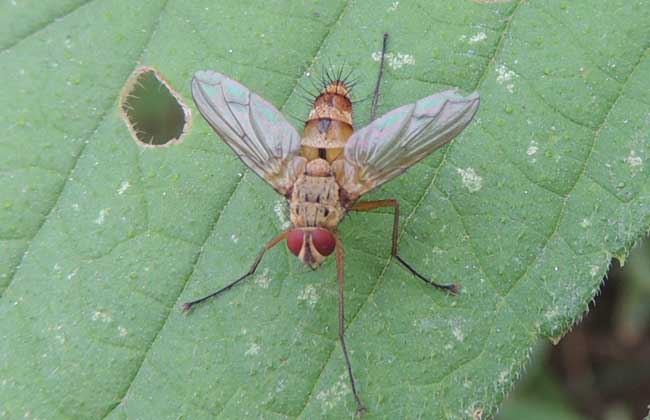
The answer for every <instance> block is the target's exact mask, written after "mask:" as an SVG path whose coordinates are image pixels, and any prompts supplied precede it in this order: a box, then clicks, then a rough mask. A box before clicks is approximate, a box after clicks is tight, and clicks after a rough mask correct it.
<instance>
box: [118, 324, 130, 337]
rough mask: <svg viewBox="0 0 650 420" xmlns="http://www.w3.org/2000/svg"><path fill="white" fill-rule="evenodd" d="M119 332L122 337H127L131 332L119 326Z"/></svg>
mask: <svg viewBox="0 0 650 420" xmlns="http://www.w3.org/2000/svg"><path fill="white" fill-rule="evenodd" d="M117 331H118V333H119V334H120V337H126V336H127V335H128V334H129V331H128V330H127V329H126V328H124V327H123V326H121V325H118V326H117Z"/></svg>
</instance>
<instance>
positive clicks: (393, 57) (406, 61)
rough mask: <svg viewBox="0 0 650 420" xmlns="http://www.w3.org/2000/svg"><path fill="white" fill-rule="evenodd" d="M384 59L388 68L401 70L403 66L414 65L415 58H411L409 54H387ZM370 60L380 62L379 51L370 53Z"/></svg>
mask: <svg viewBox="0 0 650 420" xmlns="http://www.w3.org/2000/svg"><path fill="white" fill-rule="evenodd" d="M384 58H385V59H386V63H387V64H388V66H389V67H390V68H391V69H393V70H397V69H401V68H402V67H404V66H405V65H413V64H415V57H413V56H412V55H411V54H403V53H387V54H386V55H385V56H384ZM372 59H373V60H375V61H380V60H381V51H377V52H374V53H372Z"/></svg>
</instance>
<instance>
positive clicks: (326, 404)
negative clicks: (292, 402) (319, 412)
mask: <svg viewBox="0 0 650 420" xmlns="http://www.w3.org/2000/svg"><path fill="white" fill-rule="evenodd" d="M346 380H347V375H346V374H342V375H341V376H339V380H338V381H337V382H336V383H335V384H334V385H332V386H331V387H330V388H328V389H325V390H323V391H320V392H319V393H318V394H316V399H317V400H318V401H320V402H321V406H322V407H323V411H327V410H330V409H332V408H333V407H335V406H336V405H337V404H338V403H339V401H341V399H342V398H345V396H346V395H347V394H348V387H347V383H346Z"/></svg>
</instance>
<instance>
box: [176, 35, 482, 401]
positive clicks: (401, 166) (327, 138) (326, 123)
mask: <svg viewBox="0 0 650 420" xmlns="http://www.w3.org/2000/svg"><path fill="white" fill-rule="evenodd" d="M386 39H387V38H386V36H384V49H383V52H382V63H381V67H380V73H379V75H380V76H379V78H380V79H381V75H382V73H383V57H384V52H385V50H386ZM378 87H379V80H378V82H377V88H376V89H375V97H374V101H373V112H372V119H373V120H374V121H372V122H371V123H370V124H369V125H368V126H366V127H364V128H362V129H360V130H358V131H356V132H355V131H354V129H353V126H352V102H351V100H350V88H349V86H348V85H347V83H346V82H345V80H341V78H340V77H338V78H336V79H334V78H331V79H330V80H329V81H328V82H327V83H325V84H324V86H323V88H322V90H321V92H320V93H319V95H318V96H317V97H316V98H315V100H314V105H313V108H312V110H311V112H310V114H309V119H308V120H307V122H306V123H305V128H304V133H303V136H302V138H301V136H299V135H298V133H297V132H296V130H295V129H294V128H293V127H292V126H291V125H290V124H289V123H288V122H287V121H286V120H285V118H284V117H283V116H282V114H281V113H280V112H279V111H278V110H277V109H276V108H275V107H274V106H273V105H271V104H270V103H269V102H267V101H265V100H264V99H262V98H261V97H259V96H258V95H256V94H254V93H252V92H250V91H249V90H248V89H246V88H245V87H244V86H242V85H241V84H239V83H238V82H236V81H234V80H232V79H229V78H228V77H226V76H224V75H222V74H220V73H216V72H212V71H200V72H197V73H196V75H195V76H194V79H193V80H192V96H193V98H194V101H195V102H196V105H197V107H198V109H199V111H200V112H201V114H203V116H204V117H205V119H206V120H207V121H208V123H209V124H210V125H211V126H212V128H213V129H214V130H215V131H216V132H217V133H218V134H219V135H220V136H221V138H222V139H223V140H224V141H225V142H226V143H227V144H228V146H230V147H231V148H232V149H233V150H234V152H235V153H236V154H237V155H238V156H239V158H240V159H241V160H242V161H243V162H244V163H245V164H246V165H247V166H248V167H249V168H250V169H251V170H253V172H255V173H256V174H257V175H259V176H260V177H261V178H262V179H264V180H265V181H267V182H268V183H269V184H270V185H271V186H273V188H275V190H276V191H278V192H279V193H280V194H282V195H284V196H285V197H286V198H287V199H288V200H289V203H290V209H291V223H292V225H293V226H292V227H291V228H289V229H287V230H285V231H284V232H282V233H280V234H279V235H278V236H276V237H275V238H273V239H272V240H271V241H270V242H269V243H267V244H266V246H265V247H264V248H263V249H262V251H261V252H260V254H259V255H258V256H257V259H256V260H255V262H254V263H253V265H252V267H251V268H250V270H249V271H248V273H246V274H245V275H243V276H242V277H240V278H239V279H237V280H235V281H233V282H232V283H230V284H228V285H226V286H225V287H223V288H221V289H219V290H217V291H216V292H214V293H212V294H210V295H208V296H205V297H203V298H201V299H198V300H195V301H193V302H189V303H186V304H185V305H184V309H185V310H186V311H189V310H190V309H191V308H192V307H193V306H194V305H196V304H198V303H200V302H203V301H205V300H207V299H209V298H211V297H214V296H216V295H218V294H220V293H222V292H224V291H226V290H229V289H230V288H232V287H233V286H235V285H236V284H238V283H239V282H241V281H243V280H244V279H246V278H247V277H249V276H250V275H252V274H253V273H254V272H255V270H256V269H257V266H258V265H259V263H260V261H261V259H262V256H263V255H264V253H265V252H266V251H267V250H269V249H271V248H272V247H274V246H275V245H277V244H278V243H280V242H282V241H284V240H286V241H287V247H288V248H289V250H290V251H291V252H292V253H293V254H294V255H296V256H297V257H298V258H300V259H301V260H302V261H303V262H304V263H305V264H307V265H308V266H310V267H312V268H317V267H318V266H319V265H320V264H321V263H322V262H323V261H324V260H325V259H326V258H327V256H329V255H331V254H332V253H335V254H336V263H337V277H338V284H339V339H340V342H341V347H342V349H343V354H344V356H345V361H346V366H347V370H348V375H349V377H350V383H351V387H352V392H353V395H354V398H355V400H356V402H357V411H358V412H359V413H361V412H362V411H363V410H364V406H363V403H362V402H361V399H360V397H359V394H358V392H357V388H356V382H355V379H354V376H353V374H352V366H351V364H350V358H349V356H348V351H347V347H346V343H345V335H344V332H345V324H344V310H345V306H344V298H343V297H344V293H343V291H344V288H343V285H344V275H343V263H344V257H343V244H342V242H341V240H340V237H339V235H338V228H337V227H338V224H339V223H340V222H341V220H342V219H343V218H344V217H345V215H346V214H347V213H348V212H350V211H369V210H373V209H376V208H380V207H393V209H394V215H395V218H394V222H393V246H392V256H393V258H395V259H396V260H397V261H398V262H399V263H400V264H402V265H403V266H404V267H405V268H406V269H407V270H409V271H410V272H411V273H412V274H414V275H415V276H416V277H418V278H419V279H421V280H422V281H424V282H426V283H427V284H429V285H431V286H434V287H437V288H440V289H444V290H447V291H449V292H452V293H456V292H457V290H458V289H457V286H456V285H454V284H449V285H444V284H438V283H434V282H433V281H431V280H429V279H428V278H426V277H424V276H423V275H421V274H420V273H418V272H417V271H416V270H415V269H414V268H413V267H412V266H411V265H410V264H408V263H407V262H406V261H404V260H403V259H402V258H401V257H400V256H399V254H398V249H397V239H398V238H397V236H398V229H399V227H398V224H399V203H398V202H397V201H396V200H380V201H370V202H357V200H358V199H359V198H360V197H361V196H362V195H364V194H365V193H367V192H368V191H370V190H372V189H374V188H376V187H378V186H380V185H382V184H383V183H385V182H387V181H389V180H390V179H392V178H394V177H396V176H398V175H400V174H401V173H403V172H404V171H406V170H407V169H408V168H409V167H410V166H412V165H413V164H415V163H416V162H418V161H420V160H421V159H423V158H425V157H426V156H428V155H429V154H430V153H432V152H433V151H434V150H436V149H438V148H440V147H442V146H443V145H445V144H447V143H448V142H449V141H451V140H452V139H453V138H454V137H455V136H456V135H457V134H458V133H460V132H461V131H462V130H463V129H464V128H465V127H466V126H467V125H468V124H469V123H470V121H471V120H472V118H473V117H474V114H475V113H476V111H477V110H478V106H479V96H478V94H477V93H473V94H471V95H469V96H462V95H460V94H459V93H457V92H456V91H453V90H450V91H445V92H441V93H437V94H435V95H431V96H428V97H426V98H423V99H420V100H419V101H417V102H416V103H414V104H410V105H404V106H402V107H400V108H397V109H395V110H393V111H391V112H389V113H387V114H386V115H384V116H382V117H380V118H378V119H376V120H375V119H374V110H375V109H376V103H377V99H378V96H379V89H378Z"/></svg>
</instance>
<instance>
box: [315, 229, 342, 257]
mask: <svg viewBox="0 0 650 420" xmlns="http://www.w3.org/2000/svg"><path fill="white" fill-rule="evenodd" d="M311 240H312V242H313V243H314V246H315V247H316V251H318V253H319V254H321V255H324V256H328V255H329V254H331V253H332V252H333V251H334V248H336V240H335V239H334V235H332V234H331V233H330V232H329V231H327V230H325V229H316V230H314V231H313V232H312V233H311Z"/></svg>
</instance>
